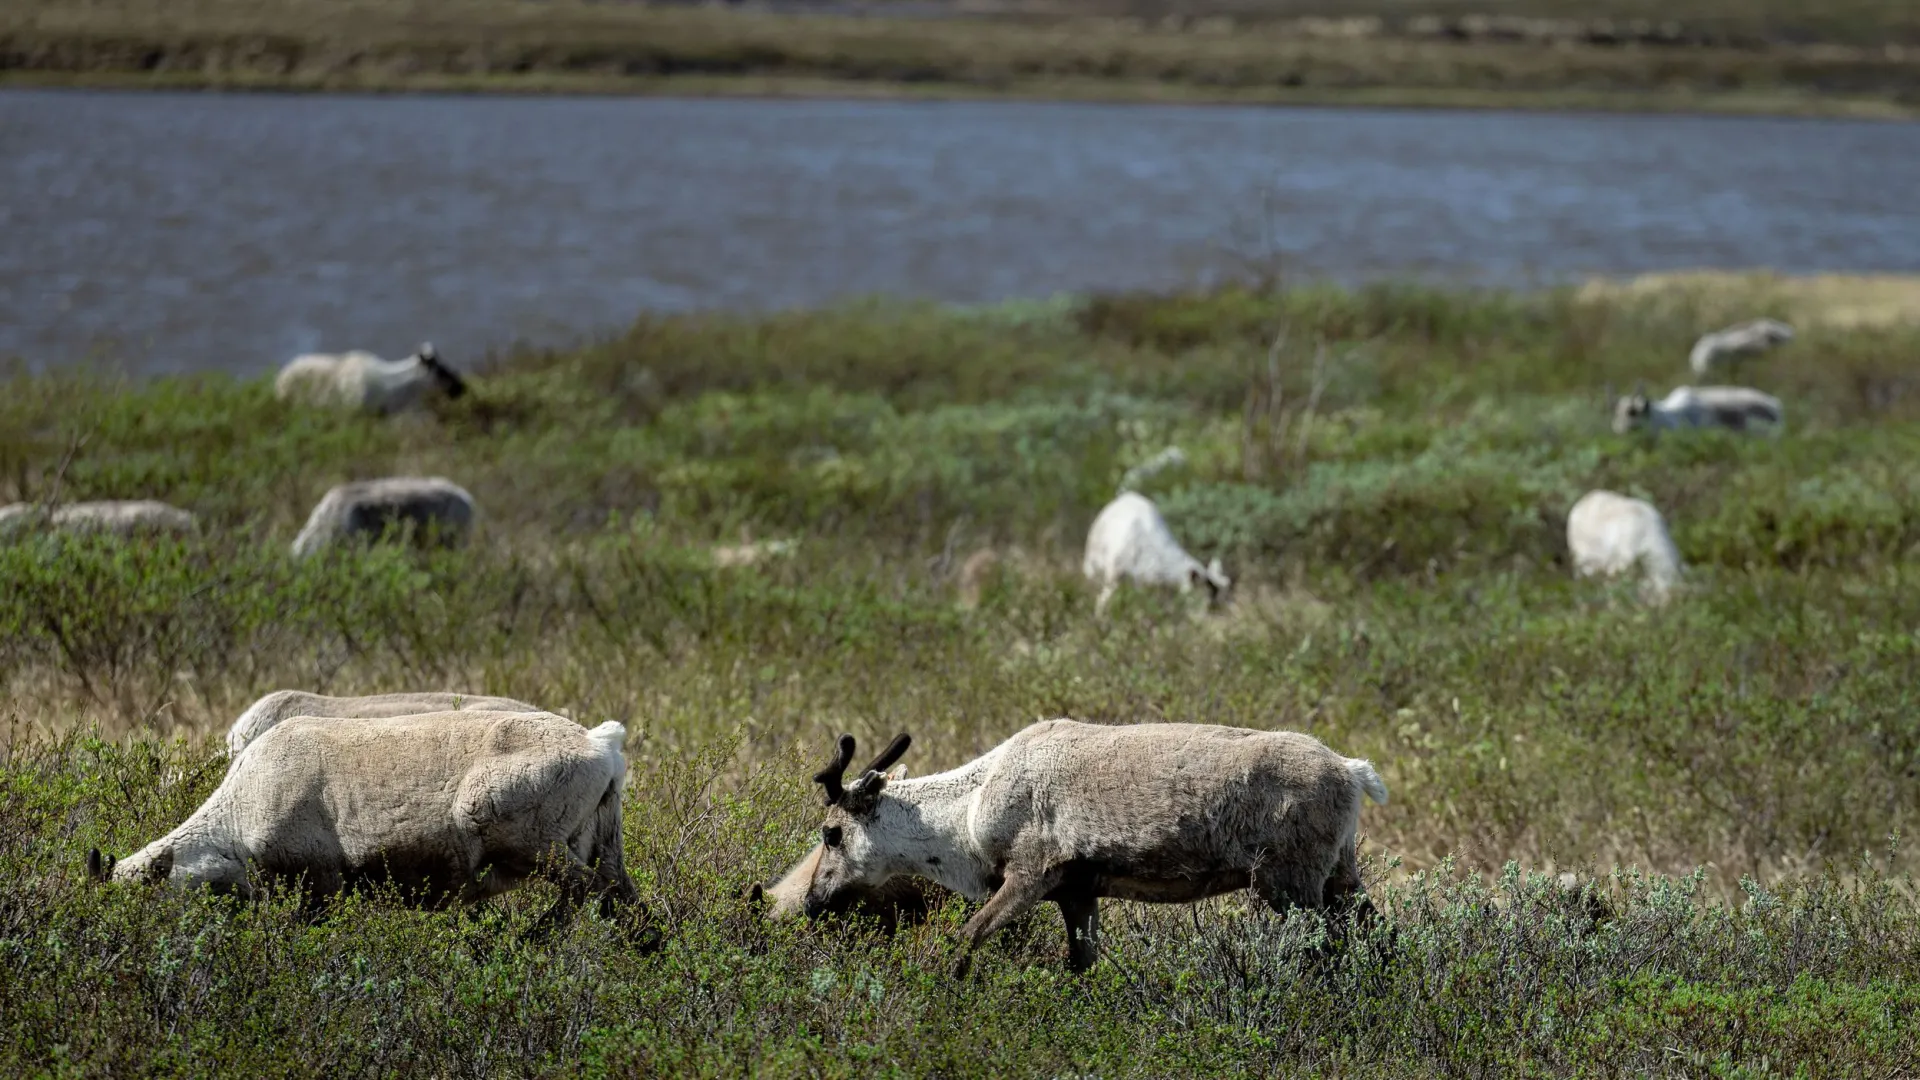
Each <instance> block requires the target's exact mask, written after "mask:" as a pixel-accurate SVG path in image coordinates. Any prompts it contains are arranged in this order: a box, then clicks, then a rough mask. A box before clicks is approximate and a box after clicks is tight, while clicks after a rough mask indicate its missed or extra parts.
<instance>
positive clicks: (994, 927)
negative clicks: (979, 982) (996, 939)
mask: <svg viewBox="0 0 1920 1080" xmlns="http://www.w3.org/2000/svg"><path fill="white" fill-rule="evenodd" d="M1051 877H1052V875H1041V876H1038V877H1035V876H1029V875H1025V874H1021V873H1019V872H1017V871H1016V872H1012V873H1009V874H1008V875H1007V876H1006V880H1004V881H1002V882H1001V883H1000V888H999V889H998V890H996V891H995V892H994V894H993V897H992V899H990V900H988V901H987V903H986V906H984V907H982V908H981V909H980V910H979V911H976V912H974V913H973V918H971V919H968V920H967V925H965V926H963V927H961V928H960V940H961V948H962V949H963V950H964V951H963V952H962V953H961V954H960V959H959V961H958V962H957V963H956V964H955V965H954V971H953V973H954V976H955V977H956V978H964V977H965V976H966V974H967V969H968V968H969V967H971V966H972V964H973V951H974V950H975V949H977V948H979V947H980V943H981V942H983V941H985V940H987V939H988V938H990V937H992V936H993V935H995V934H997V933H999V932H1000V931H1002V930H1004V929H1006V928H1007V924H1009V923H1011V922H1013V920H1015V919H1017V918H1019V917H1020V916H1022V915H1025V914H1026V913H1027V912H1029V911H1032V910H1033V906H1034V905H1035V904H1038V903H1039V902H1040V901H1042V900H1044V899H1046V896H1047V893H1048V892H1050V891H1051V890H1052V888H1053V886H1054V884H1055V883H1054V882H1053V881H1051V880H1049V879H1050V878H1051Z"/></svg>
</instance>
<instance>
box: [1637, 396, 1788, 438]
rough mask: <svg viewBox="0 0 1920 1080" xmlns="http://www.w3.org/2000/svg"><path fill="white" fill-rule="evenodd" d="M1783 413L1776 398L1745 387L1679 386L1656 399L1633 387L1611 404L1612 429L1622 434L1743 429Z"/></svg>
mask: <svg viewBox="0 0 1920 1080" xmlns="http://www.w3.org/2000/svg"><path fill="white" fill-rule="evenodd" d="M1785 415H1786V414H1785V412H1784V410H1782V409H1781V407H1780V399H1779V398H1776V397H1773V396H1772V395H1770V394H1763V393H1761V392H1760V391H1758V390H1753V389H1750V388H1748V387H1745V386H1682V387H1679V388H1678V389H1675V390H1674V391H1673V392H1672V393H1670V394H1668V395H1667V396H1666V397H1664V398H1662V399H1660V400H1659V401H1649V400H1647V395H1646V393H1645V391H1644V389H1642V388H1636V389H1635V390H1634V392H1633V393H1631V394H1629V395H1627V396H1626V397H1623V398H1621V399H1620V400H1619V401H1617V402H1615V403H1614V408H1613V430H1614V431H1615V432H1617V433H1619V434H1621V435H1625V434H1626V433H1627V432H1629V431H1632V430H1633V429H1634V428H1637V427H1645V428H1647V429H1649V430H1652V431H1676V430H1682V429H1687V428H1706V427H1720V428H1726V429H1727V430H1729V431H1741V432H1744V431H1747V430H1749V428H1750V426H1751V425H1753V424H1756V423H1764V424H1770V425H1778V424H1780V423H1781V421H1782V419H1783V418H1784V417H1785Z"/></svg>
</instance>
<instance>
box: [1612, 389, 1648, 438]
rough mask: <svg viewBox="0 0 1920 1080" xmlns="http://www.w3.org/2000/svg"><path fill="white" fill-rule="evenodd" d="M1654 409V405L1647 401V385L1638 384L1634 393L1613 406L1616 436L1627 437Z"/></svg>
mask: <svg viewBox="0 0 1920 1080" xmlns="http://www.w3.org/2000/svg"><path fill="white" fill-rule="evenodd" d="M1652 409H1653V403H1652V402H1650V401H1648V400H1647V393H1646V384H1645V383H1638V384H1636V385H1635V386H1634V388H1633V393H1631V394H1628V395H1627V396H1626V397H1623V398H1621V399H1620V400H1619V401H1617V402H1615V403H1614V406H1613V430H1614V434H1616V435H1625V434H1626V433H1627V432H1629V431H1632V430H1633V429H1634V426H1635V425H1637V424H1639V423H1640V421H1641V420H1644V419H1645V418H1646V415H1647V413H1648V412H1650V411H1651V410H1652Z"/></svg>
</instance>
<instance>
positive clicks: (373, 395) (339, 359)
mask: <svg viewBox="0 0 1920 1080" xmlns="http://www.w3.org/2000/svg"><path fill="white" fill-rule="evenodd" d="M273 391H274V395H275V396H277V397H279V398H280V399H281V400H282V401H292V402H298V403H301V404H307V405H334V406H340V407H344V408H349V409H357V410H359V411H361V412H369V413H374V414H377V415H384V414H387V413H397V412H405V411H407V410H409V409H413V408H417V407H418V406H420V405H421V404H423V403H425V401H426V400H427V398H428V397H430V396H433V395H436V394H438V395H441V396H444V397H446V398H448V399H453V398H457V397H459V396H461V395H462V394H465V393H466V392H467V384H466V381H465V380H463V379H461V378H460V376H459V374H458V373H457V372H455V371H454V370H453V369H452V368H450V367H448V366H447V365H446V364H444V363H442V362H441V360H440V354H439V352H437V351H436V350H435V349H434V347H433V344H432V343H431V342H428V343H426V344H423V345H421V346H420V348H418V349H416V350H415V351H414V354H413V355H412V356H409V357H407V358H406V359H404V360H382V359H380V358H379V357H377V356H375V355H373V354H372V353H370V352H361V351H360V350H358V349H355V350H353V351H352V352H345V353H337V354H336V353H306V354H304V355H302V356H296V357H294V358H293V359H292V360H289V361H287V366H286V367H284V368H281V369H280V376H279V377H278V378H277V379H275V380H274V382H273Z"/></svg>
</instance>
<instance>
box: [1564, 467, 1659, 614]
mask: <svg viewBox="0 0 1920 1080" xmlns="http://www.w3.org/2000/svg"><path fill="white" fill-rule="evenodd" d="M1567 549H1568V550H1569V551H1570V552H1572V554H1573V568H1574V573H1576V574H1578V575H1579V576H1581V577H1593V576H1596V575H1597V576H1603V577H1613V576H1616V575H1620V574H1628V573H1633V572H1636V571H1637V572H1639V573H1640V574H1641V575H1642V580H1641V593H1642V596H1643V597H1644V598H1645V599H1647V600H1648V601H1650V602H1652V603H1655V604H1663V603H1665V602H1666V601H1667V599H1668V598H1669V597H1670V596H1671V595H1672V593H1673V590H1674V588H1675V587H1676V586H1677V585H1678V584H1679V581H1680V553H1679V551H1678V550H1676V549H1675V548H1674V546H1673V539H1672V538H1671V537H1669V536H1668V535H1667V523H1666V520H1665V519H1664V518H1662V517H1661V516H1660V511H1658V510H1655V509H1654V508H1653V504H1652V503H1649V502H1647V501H1646V500H1644V499H1631V498H1628V497H1627V496H1625V495H1616V494H1614V493H1613V492H1611V491H1589V492H1587V493H1586V494H1585V495H1583V496H1581V497H1580V501H1579V502H1576V503H1574V504H1573V509H1572V510H1571V511H1569V512H1568V513H1567Z"/></svg>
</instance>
